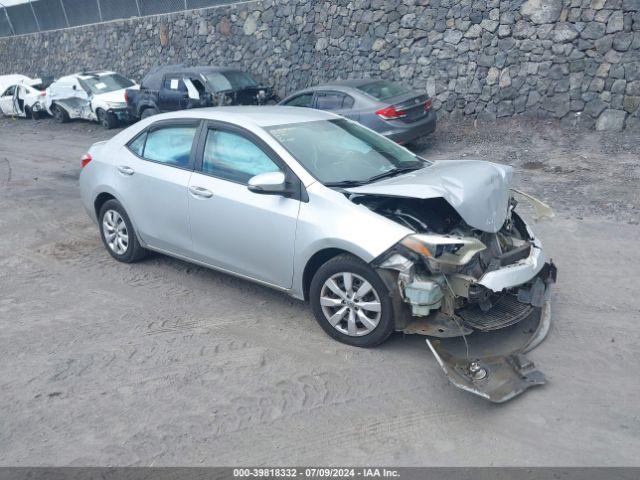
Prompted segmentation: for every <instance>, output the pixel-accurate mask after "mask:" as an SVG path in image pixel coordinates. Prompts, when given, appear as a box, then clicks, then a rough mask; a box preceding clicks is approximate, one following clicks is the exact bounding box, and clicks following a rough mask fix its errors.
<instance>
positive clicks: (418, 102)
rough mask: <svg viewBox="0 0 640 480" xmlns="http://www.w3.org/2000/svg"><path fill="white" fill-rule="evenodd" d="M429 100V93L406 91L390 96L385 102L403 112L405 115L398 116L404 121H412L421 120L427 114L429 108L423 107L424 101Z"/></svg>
mask: <svg viewBox="0 0 640 480" xmlns="http://www.w3.org/2000/svg"><path fill="white" fill-rule="evenodd" d="M428 100H429V95H427V94H426V93H425V94H421V95H416V94H415V93H407V94H403V95H398V96H396V97H391V98H389V99H387V100H386V101H385V102H386V103H388V104H389V105H390V106H392V107H394V108H395V109H396V110H397V111H403V112H405V116H404V117H402V118H399V120H401V121H402V122H404V123H413V122H417V121H419V120H422V119H423V118H424V117H426V116H427V115H428V114H429V110H430V108H428V109H425V103H427V101H428Z"/></svg>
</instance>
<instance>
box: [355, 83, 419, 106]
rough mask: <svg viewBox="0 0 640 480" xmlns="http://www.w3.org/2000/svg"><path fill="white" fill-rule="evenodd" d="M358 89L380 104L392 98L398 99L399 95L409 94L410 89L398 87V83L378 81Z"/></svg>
mask: <svg viewBox="0 0 640 480" xmlns="http://www.w3.org/2000/svg"><path fill="white" fill-rule="evenodd" d="M357 89H358V90H360V91H361V92H363V93H366V94H367V95H369V96H370V97H373V98H375V99H376V100H378V101H379V102H382V101H384V100H386V99H388V98H391V97H397V96H398V95H404V94H407V93H409V89H408V88H407V87H404V86H402V85H398V84H397V83H391V82H387V81H385V80H378V81H375V82H371V83H367V84H365V85H360V86H359V87H357Z"/></svg>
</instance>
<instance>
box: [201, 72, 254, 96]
mask: <svg viewBox="0 0 640 480" xmlns="http://www.w3.org/2000/svg"><path fill="white" fill-rule="evenodd" d="M202 76H203V77H204V78H205V80H206V81H207V83H208V84H209V85H210V86H211V89H212V90H213V91H214V93H218V92H225V91H227V90H240V89H243V88H251V87H257V86H258V83H257V82H256V81H255V80H254V79H253V78H251V77H250V76H249V75H248V74H246V73H244V72H215V73H205V74H203V75H202Z"/></svg>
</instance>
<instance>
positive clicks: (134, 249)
mask: <svg viewBox="0 0 640 480" xmlns="http://www.w3.org/2000/svg"><path fill="white" fill-rule="evenodd" d="M82 165H83V168H82V171H81V175H80V190H81V195H82V200H83V202H84V207H85V209H86V211H87V212H88V214H89V216H90V217H91V218H92V219H93V220H94V221H96V223H97V224H98V226H99V229H100V234H101V237H102V240H103V243H104V245H105V247H106V249H107V251H108V252H109V253H110V254H111V256H113V257H114V258H115V259H116V260H119V261H122V262H133V261H136V260H139V259H141V258H143V257H144V256H145V254H146V253H147V252H148V251H149V250H152V251H155V252H160V253H163V254H167V255H171V256H173V257H176V258H180V259H184V260H187V261H189V262H193V263H196V264H199V265H203V266H206V267H211V268H214V269H217V270H220V271H223V272H228V273H230V274H233V275H237V276H240V277H243V278H246V279H249V280H252V281H255V282H259V283H261V284H264V285H268V286H270V287H273V288H276V289H279V290H282V291H285V292H288V293H289V294H290V295H292V296H294V297H295V298H298V299H301V300H307V301H309V302H310V304H311V308H312V310H313V312H314V314H315V317H316V319H317V321H318V322H319V324H320V326H321V327H322V328H323V329H324V331H325V332H327V333H328V334H329V335H330V336H331V337H333V338H335V339H337V340H339V341H341V342H344V343H347V344H349V345H355V346H362V347H369V346H374V345H377V344H379V343H381V342H383V341H384V340H386V339H387V338H388V337H389V336H390V335H391V333H392V332H394V331H401V332H405V333H411V334H422V335H425V336H426V337H427V343H428V346H429V348H430V349H431V350H432V352H433V353H434V355H435V356H436V358H437V360H438V362H439V363H440V365H441V366H442V368H443V369H444V370H445V372H446V373H447V375H448V376H449V378H450V379H451V381H452V382H453V383H454V384H456V385H457V386H459V387H461V388H463V389H465V390H469V391H472V392H474V393H477V394H479V395H482V396H484V397H486V398H488V399H490V400H492V401H497V402H500V401H505V400H507V399H509V398H511V397H513V396H515V395H517V394H518V393H520V392H522V391H524V390H525V389H526V388H528V387H530V386H532V385H537V384H541V383H544V376H543V375H542V373H540V372H539V371H538V370H535V369H534V368H533V364H532V363H531V362H529V361H528V360H526V358H525V357H524V355H523V353H524V352H525V351H527V350H529V349H531V348H533V347H534V346H535V345H537V344H538V343H539V342H540V341H541V340H542V339H543V338H544V336H545V334H546V331H547V330H548V327H549V320H550V310H549V300H548V297H549V288H548V287H549V285H550V284H551V283H552V282H553V281H555V275H556V272H555V267H554V266H553V263H552V262H551V261H550V260H549V259H548V258H547V256H546V255H545V253H544V251H543V250H542V246H541V244H540V241H539V239H538V238H537V237H535V235H534V234H533V233H532V231H531V230H530V229H529V227H528V226H527V225H526V224H525V222H524V221H523V220H522V218H521V217H520V216H519V215H518V214H517V213H516V212H515V207H516V203H517V202H516V201H515V199H514V197H513V192H512V191H511V190H510V181H511V175H512V170H511V168H510V167H507V166H503V165H497V164H493V163H488V162H482V161H458V162H429V161H427V160H425V159H423V158H420V157H418V156H416V155H415V154H413V153H411V152H410V151H409V150H406V149H405V148H404V147H401V146H399V145H397V144H396V143H394V142H392V141H390V140H388V139H386V138H384V137H383V136H381V135H379V134H377V133H375V132H373V131H372V130H370V129H368V128H366V127H363V126H362V125H360V124H358V123H356V122H353V121H351V120H348V119H345V118H341V117H339V116H336V115H333V114H331V113H327V112H322V111H318V110H310V109H304V108H289V107H224V108H207V109H197V110H188V111H180V112H175V113H169V114H163V115H157V116H154V117H150V118H148V119H145V120H142V121H141V122H139V123H137V124H136V125H134V126H132V127H130V128H128V129H126V130H124V131H123V132H121V133H119V134H118V135H116V136H115V137H114V138H112V139H111V140H109V141H107V142H101V143H97V144H95V145H93V146H92V147H91V149H90V150H89V152H88V153H87V155H86V156H85V157H84V158H83V159H82ZM525 331H526V332H528V335H527V336H526V341H524V340H523V338H524V337H523V335H522V333H523V332H525ZM496 332H503V333H504V335H506V336H507V337H509V338H508V339H507V340H504V341H506V342H507V343H508V342H513V341H514V339H516V340H517V341H520V342H521V343H520V344H518V345H515V346H513V348H512V349H510V351H509V352H507V353H504V354H500V355H495V354H491V355H489V356H487V355H486V352H487V339H493V338H496V339H497V338H498V337H499V336H500V335H499V334H498V333H496ZM504 335H502V336H504ZM475 339H478V340H480V343H481V348H482V352H485V354H484V355H481V354H480V353H478V354H476V353H475V352H474V351H473V348H472V347H473V343H474V340H475ZM501 342H502V340H501ZM461 345H463V346H464V349H463V353H460V352H461V350H460V348H461V347H460V346H461ZM490 352H495V350H490Z"/></svg>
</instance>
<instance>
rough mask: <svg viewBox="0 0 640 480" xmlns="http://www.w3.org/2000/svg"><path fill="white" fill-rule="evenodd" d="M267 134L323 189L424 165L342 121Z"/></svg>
mask: <svg viewBox="0 0 640 480" xmlns="http://www.w3.org/2000/svg"><path fill="white" fill-rule="evenodd" d="M267 131H268V132H269V133H270V134H271V135H272V136H273V137H274V138H275V139H276V140H277V141H278V142H279V143H280V144H281V145H282V146H283V147H284V148H286V149H287V150H288V151H289V153H291V155H293V156H294V157H295V159H296V160H298V162H300V164H301V165H302V166H304V167H305V169H307V171H308V172H309V173H311V175H313V176H314V177H315V178H317V179H318V180H319V181H320V182H322V183H324V184H325V185H327V186H341V185H344V186H349V185H361V184H365V183H369V182H371V181H374V180H376V179H378V178H381V177H384V176H392V175H394V174H396V173H400V172H402V171H406V170H409V169H411V170H415V169H418V168H422V167H424V166H426V165H427V163H426V162H425V160H423V159H422V158H420V157H418V156H416V155H414V154H413V153H411V152H410V151H408V150H406V149H404V148H402V147H401V146H399V145H398V144H396V143H394V142H392V141H391V140H388V139H387V138H385V137H383V136H382V135H378V134H377V133H375V132H373V131H371V130H369V129H368V128H365V127H363V126H362V125H359V124H357V123H355V122H352V121H350V120H346V119H338V120H320V121H316V122H306V123H293V124H289V125H277V126H273V127H270V128H267Z"/></svg>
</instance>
